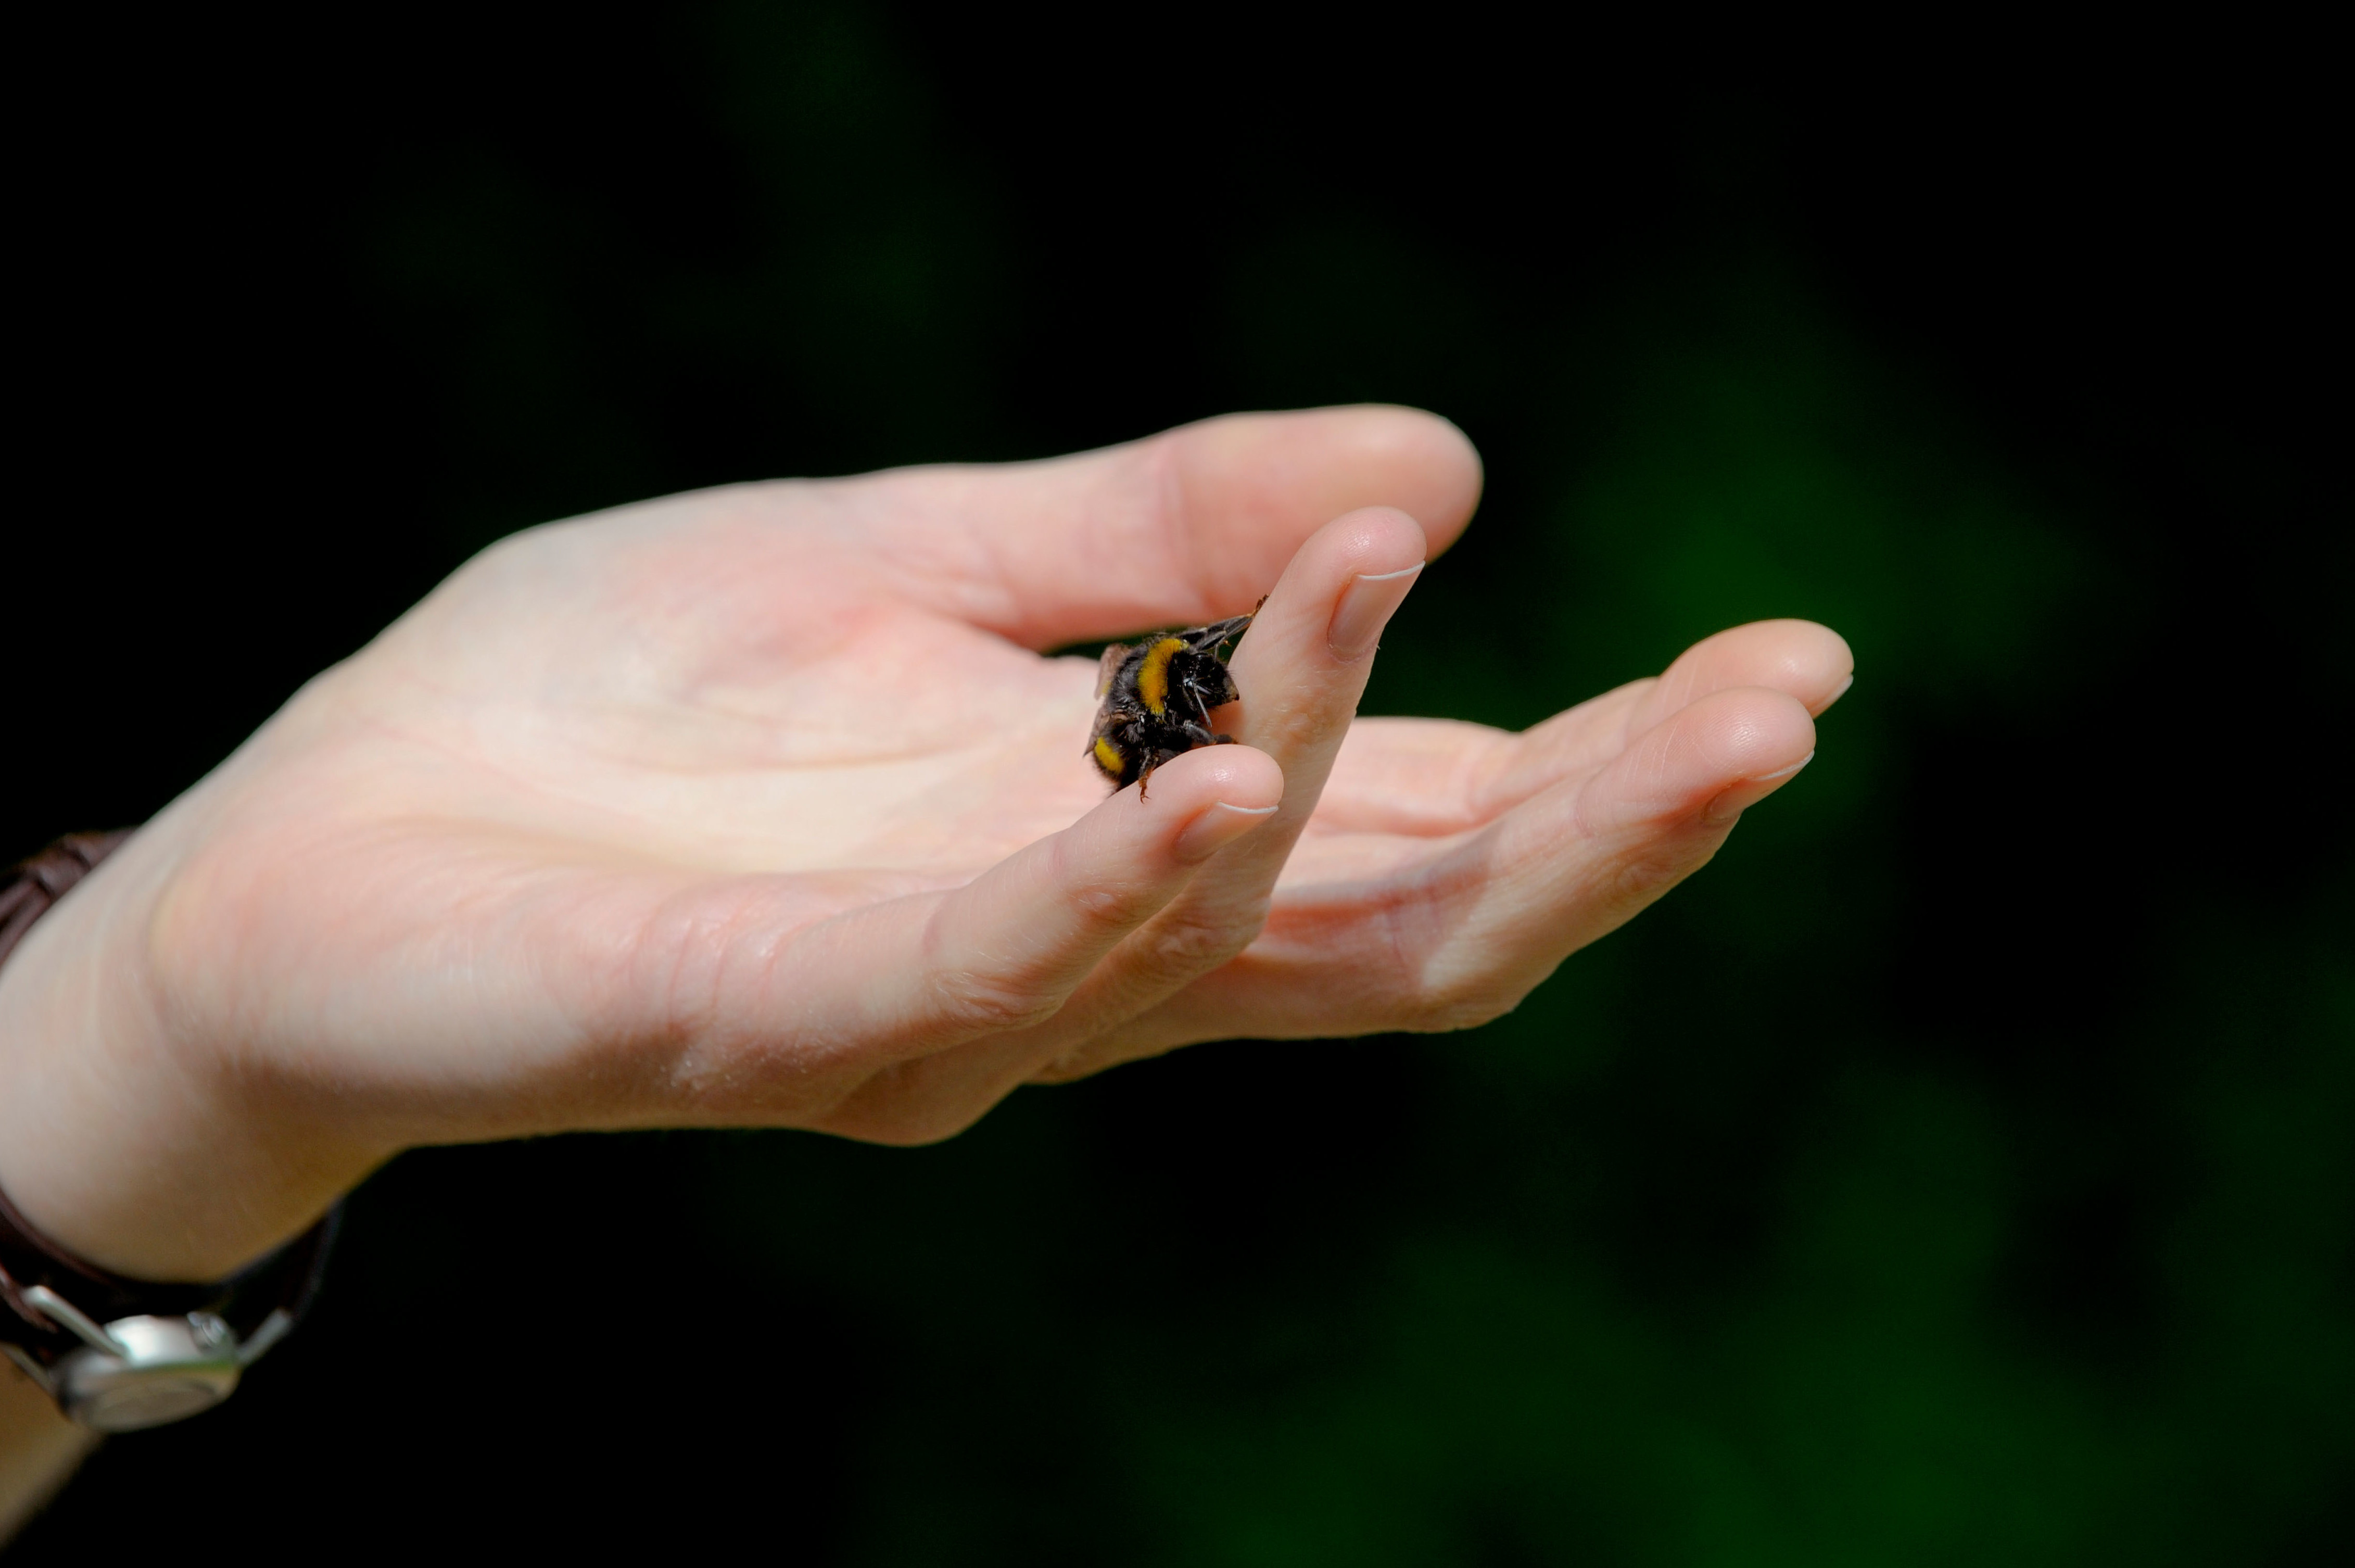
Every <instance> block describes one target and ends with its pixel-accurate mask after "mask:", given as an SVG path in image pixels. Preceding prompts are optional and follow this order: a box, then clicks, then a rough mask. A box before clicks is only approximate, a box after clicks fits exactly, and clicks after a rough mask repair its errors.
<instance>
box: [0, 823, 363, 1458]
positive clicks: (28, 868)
mask: <svg viewBox="0 0 2355 1568" xmlns="http://www.w3.org/2000/svg"><path fill="white" fill-rule="evenodd" d="M127 837H130V835H129V834H128V833H105V834H100V833H82V834H75V835H73V836H72V837H66V838H61V839H59V840H58V842H57V843H55V844H52V845H50V846H49V848H47V849H44V850H43V851H41V853H40V854H38V855H36V856H34V857H33V858H32V859H29V860H27V861H26V862H24V863H23V864H22V865H20V866H18V867H16V869H14V870H13V871H11V872H10V873H9V874H8V875H7V877H6V878H5V880H0V963H5V962H6V961H7V957H8V955H9V954H10V953H11V952H12V951H14V950H15V948H16V944H17V943H18V941H20V940H21V939H22V938H23V937H24V934H25V933H26V931H27V929H28V928H30V927H31V925H32V923H33V922H35V921H36V920H37V919H39V918H40V917H41V916H42V915H43V914H45V913H47V912H48V909H49V906H50V905H52V904H54V903H56V902H57V901H58V900H59V899H60V898H62V897H64V896H65V893H66V890H67V889H69V888H70V887H72V886H73V885H74V884H75V883H76V882H79V881H80V880H81V879H82V878H83V877H85V876H87V875H89V873H90V871H91V868H92V867H94V866H96V865H97V864H98V863H99V861H101V859H105V858H106V856H107V855H108V854H109V853H111V852H112V850H113V849H114V848H115V847H116V846H117V845H119V844H121V843H122V842H123V839H125V838H127ZM341 1216H342V1210H341V1206H340V1205H339V1206H338V1207H337V1208H336V1210H335V1211H330V1212H329V1213H328V1215H327V1217H326V1218H325V1219H324V1220H322V1221H319V1223H318V1224H316V1225H314V1226H313V1227H312V1228H311V1229H310V1230H309V1231H307V1232H304V1234H302V1235H300V1236H298V1237H296V1238H295V1239H294V1240H293V1241H292V1242H290V1243H287V1244H286V1245H285V1246H283V1247H282V1248H280V1249H279V1250H278V1251H277V1252H275V1253H271V1254H270V1255H269V1256H268V1257H265V1258H263V1259H262V1260H261V1261H260V1262H259V1263H256V1264H252V1265H251V1266H250V1267H248V1268H246V1269H244V1270H242V1271H240V1273H238V1274H236V1275H231V1276H230V1277H229V1278H228V1279H224V1280H219V1281H216V1282H214V1283H212V1284H209V1285H165V1284H158V1283H156V1282H155V1281H152V1280H140V1279H132V1278H128V1277H126V1276H124V1275H119V1274H113V1273H111V1272H109V1271H107V1270H105V1269H102V1268H100V1267H98V1266H97V1265H96V1264H91V1263H88V1262H85V1261H83V1260H82V1259H80V1258H78V1257H76V1256H74V1255H73V1253H70V1252H68V1251H67V1250H66V1249H65V1248H64V1247H62V1246H59V1244H58V1243H55V1242H53V1241H51V1240H49V1239H48V1237H47V1236H44V1235H42V1234H41V1232H39V1231H38V1230H37V1229H36V1228H35V1227H34V1225H33V1224H32V1222H31V1221H28V1220H27V1219H26V1218H25V1216H24V1215H23V1214H21V1213H19V1212H18V1211H17V1210H16V1205H15V1204H14V1203H12V1202H10V1201H9V1200H8V1195H7V1194H6V1193H5V1192H0V1354H5V1356H6V1357H7V1358H8V1359H9V1360H12V1361H14V1362H15V1363H16V1365H17V1366H18V1367H19V1368H20V1369H22V1370H23V1371H24V1373H25V1375H26V1376H27V1377H29V1378H31V1379H32V1380H33V1381H35V1382H36V1383H37V1384H39V1385H40V1387H41V1388H42V1390H43V1391H44V1392H47V1393H48V1395H49V1397H50V1398H51V1399H53V1400H55V1401H56V1402H57V1404H58V1408H59V1410H61V1411H63V1412H64V1413H65V1414H66V1415H67V1416H68V1418H69V1419H71V1420H73V1421H75V1422H77V1423H79V1424H81V1425H83V1426H87V1427H89V1428H91V1430H92V1431H96V1432H133V1431H136V1430H138V1429H139V1428H141V1427H145V1426H161V1425H163V1424H165V1423H166V1422H173V1421H179V1420H183V1419H185V1418H186V1417H188V1416H191V1415H194V1414H196V1413H197V1412H199V1411H204V1410H209V1409H211V1408H212V1407H213V1406H214V1405H216V1404H218V1403H220V1402H221V1401H223V1400H225V1399H227V1398H228V1397H229V1395H230V1394H231V1393H233V1392H236V1390H237V1384H238V1379H239V1378H240V1376H242V1375H243V1374H244V1371H245V1370H246V1369H247V1368H248V1367H250V1366H251V1365H253V1363H254V1362H256V1361H258V1360H261V1358H262V1356H263V1355H265V1354H267V1353H268V1351H269V1350H270V1349H271V1348H272V1346H274V1345H276V1344H277V1343H278V1342H279V1341H280V1340H281V1339H284V1338H285V1337H286V1335H287V1334H288V1333H289V1332H290V1331H291V1330H292V1329H293V1327H294V1325H295V1324H296V1323H297V1322H299V1321H301V1319H302V1317H303V1314H304V1311H305V1309H307V1308H308V1307H309V1306H310V1304H311V1298H312V1297H313V1296H314V1295H316V1294H317V1292H318V1287H319V1276H320V1275H321V1274H322V1273H323V1272H324V1271H325V1265H326V1261H327V1253H328V1249H329V1248H330V1247H331V1246H332V1245H333V1243H334V1241H335V1234H336V1224H337V1222H338V1221H339V1220H340V1218H341Z"/></svg>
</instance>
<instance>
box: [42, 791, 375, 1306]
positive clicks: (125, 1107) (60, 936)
mask: <svg viewBox="0 0 2355 1568" xmlns="http://www.w3.org/2000/svg"><path fill="white" fill-rule="evenodd" d="M171 859H172V857H171V855H170V853H169V851H168V849H166V848H165V846H164V844H163V843H162V842H161V839H160V835H157V834H156V833H155V830H154V829H147V830H143V831H142V832H141V833H140V834H139V835H138V836H137V837H134V838H133V839H131V840H130V841H129V842H128V843H126V844H124V845H123V848H121V849H120V850H119V851H117V852H116V853H115V854H113V855H112V856H111V857H108V858H107V859H105V860H104V862H103V863H102V864H101V865H100V866H99V867H98V868H97V869H94V870H92V871H91V872H90V873H89V875H88V876H87V877H85V878H84V879H83V880H80V882H79V883H77V884H75V885H74V886H73V887H72V888H71V890H70V891H69V892H68V893H66V894H65V895H64V896H63V897H61V898H59V900H58V901H57V902H56V904H55V906H54V907H53V908H50V909H49V910H48V912H46V913H45V914H43V915H41V916H40V918H39V919H38V920H37V922H35V923H34V924H33V925H32V927H31V928H30V929H29V930H28V931H27V932H26V933H25V934H24V936H23V939H22V940H21V941H20V942H18V944H16V949H15V951H14V952H12V953H10V954H8V955H6V956H5V958H0V1192H5V1193H6V1194H7V1195H8V1197H9V1199H10V1200H11V1201H12V1202H13V1203H14V1204H15V1205H16V1208H17V1210H18V1211H19V1212H20V1213H22V1214H23V1215H24V1216H25V1217H26V1218H27V1220H29V1221H31V1222H33V1223H34V1224H35V1225H37V1227H39V1229H40V1231H41V1232H43V1233H44V1234H45V1235H47V1236H48V1237H49V1238H50V1239H51V1240H52V1241H54V1242H56V1243H58V1244H59V1245H60V1246H63V1247H65V1248H67V1249H68V1250H69V1251H70V1252H72V1253H74V1254H75V1255H77V1256H79V1257H80V1258H83V1259H85V1260H87V1261H88V1262H90V1263H91V1264H96V1265H98V1266H99V1267H101V1268H103V1269H107V1270H109V1271H112V1272H113V1273H117V1274H121V1275H129V1276H131V1277H133V1278H138V1279H150V1280H156V1281H209V1280H214V1279H219V1278H222V1277H225V1276H227V1275H230V1274H233V1273H234V1272H236V1271H237V1270H238V1269H239V1268H240V1267H241V1266H242V1265H243V1264H246V1263H248V1262H250V1261H251V1260H252V1259H254V1258H256V1257H259V1256H261V1254H263V1253H268V1252H269V1251H271V1250H272V1248H274V1247H275V1246H277V1245H279V1244H280V1243H282V1242H284V1241H285V1240H287V1239H288V1238H289V1237H291V1236H293V1235H294V1234H297V1233H299V1232H301V1231H302V1230H304V1228H305V1227H306V1226H307V1225H308V1224H309V1223H310V1222H311V1221H313V1220H314V1219H315V1218H316V1217H317V1213H318V1211H319V1210H320V1209H322V1208H324V1207H325V1203H326V1202H329V1201H332V1200H333V1198H334V1196H335V1191H336V1189H331V1190H328V1191H327V1192H325V1194H324V1195H323V1196H321V1197H319V1198H318V1199H317V1200H316V1202H315V1204H314V1203H313V1202H311V1201H309V1200H303V1199H298V1198H296V1195H294V1194H293V1193H290V1192H288V1191H286V1190H285V1183H284V1181H283V1177H284V1176H285V1175H286V1174H287V1172H286V1171H285V1170H284V1169H283V1166H284V1164H285V1157H284V1153H283V1151H280V1150H276V1149H273V1148H272V1147H271V1143H272V1141H271V1140H270V1139H268V1138H266V1137H262V1136H257V1129H256V1127H255V1126H254V1125H252V1123H251V1122H250V1115H249V1114H248V1110H247V1107H245V1106H244V1105H242V1104H240V1099H241V1096H240V1094H238V1093H235V1092H234V1088H235V1085H234V1083H233V1080H232V1078H231V1075H229V1074H227V1073H225V1072H221V1071H219V1068H218V1058H217V1057H216V1056H215V1055H214V1054H213V1053H212V1052H211V1051H208V1050H207V1049H206V1044H205V1042H203V1041H200V1040H187V1039H185V1038H182V1037H180V1036H179V1035H178V1034H176V1031H175V1030H174V1029H172V1028H170V1027H169V1024H170V1021H171V1019H172V1017H173V1014H174V1013H175V1011H176V1008H175V1007H174V1006H173V1004H172V1003H171V1002H170V1000H169V999H168V998H164V997H159V996H158V995H157V989H156V986H155V966H154V965H153V963H152V954H151V952H150V951H149V944H148V933H149V931H150V930H151V929H152V926H153V920H152V911H153V909H154V907H155V898H156V895H157V892H158V891H159V890H160V888H161V887H162V885H163V883H164V882H165V879H166V876H167V874H168V868H169V865H170V862H171Z"/></svg>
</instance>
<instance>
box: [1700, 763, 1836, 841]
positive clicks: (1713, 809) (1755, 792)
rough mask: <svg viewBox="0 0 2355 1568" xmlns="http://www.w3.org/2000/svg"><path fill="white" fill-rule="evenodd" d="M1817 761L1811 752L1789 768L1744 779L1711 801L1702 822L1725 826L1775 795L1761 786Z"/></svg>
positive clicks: (1772, 782)
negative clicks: (1769, 796)
mask: <svg viewBox="0 0 2355 1568" xmlns="http://www.w3.org/2000/svg"><path fill="white" fill-rule="evenodd" d="M1815 760H1816V754H1815V753H1814V752H1808V753H1807V754H1806V756H1804V757H1801V758H1800V759H1799V760H1798V761H1797V762H1796V763H1792V764H1791V765H1790V766H1789V767H1787V768H1777V769H1775V770H1774V772H1773V773H1759V774H1757V775H1755V776H1754V777H1751V778H1746V779H1743V780H1742V782H1741V783H1740V784H1735V785H1734V786H1733V787H1732V788H1731V789H1728V790H1725V791H1723V792H1722V793H1721V794H1720V795H1718V797H1717V798H1716V799H1715V800H1712V801H1710V803H1709V805H1708V807H1707V809H1705V810H1704V811H1702V813H1701V818H1702V820H1703V821H1706V822H1708V823H1710V825H1712V826H1715V827H1722V826H1724V825H1725V824H1726V823H1729V822H1731V821H1732V820H1733V819H1734V818H1735V817H1737V816H1741V815H1742V813H1743V812H1745V811H1747V810H1749V809H1750V808H1751V807H1752V806H1753V805H1757V804H1758V803H1759V802H1760V801H1762V800H1764V799H1765V798H1766V797H1767V796H1768V795H1772V794H1774V791H1772V790H1769V789H1762V788H1760V787H1759V786H1760V785H1762V784H1775V783H1779V782H1780V781H1782V780H1784V779H1786V778H1789V777H1790V776H1791V775H1792V774H1793V773H1797V772H1798V771H1799V770H1800V769H1801V768H1804V767H1806V765H1807V764H1808V763H1812V762H1814V761H1815Z"/></svg>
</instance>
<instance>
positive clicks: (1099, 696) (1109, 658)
mask: <svg viewBox="0 0 2355 1568" xmlns="http://www.w3.org/2000/svg"><path fill="white" fill-rule="evenodd" d="M1135 651H1136V650H1135V648H1133V647H1131V646H1129V645H1128V644H1126V643H1114V644H1113V645H1112V646H1110V647H1108V648H1106V649H1105V650H1104V651H1103V657H1102V658H1100V659H1098V660H1097V661H1096V700H1097V701H1099V702H1101V701H1103V696H1104V693H1105V692H1107V691H1110V690H1111V689H1112V680H1113V677H1114V676H1116V675H1118V674H1119V673H1120V664H1121V661H1122V660H1123V659H1124V658H1126V657H1128V656H1129V655H1131V654H1133V653H1135Z"/></svg>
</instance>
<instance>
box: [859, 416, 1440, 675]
mask: <svg viewBox="0 0 2355 1568" xmlns="http://www.w3.org/2000/svg"><path fill="white" fill-rule="evenodd" d="M1480 478H1481V475H1480V459H1479V456H1478V454H1477V453H1475V452H1474V451H1473V449H1472V444H1471V443H1470V442H1468V441H1466V440H1465V438H1464V434H1463V432H1461V431H1459V430H1457V429H1456V428H1455V426H1454V425H1452V424H1450V423H1448V422H1447V421H1445V420H1443V419H1440V418H1438V417H1437V416H1435V415H1433V414H1427V413H1423V412H1419V411H1415V410H1412V409H1400V408H1386V407H1364V408H1346V409H1316V410H1309V411H1302V412H1296V413H1274V414H1232V415H1228V416H1226V417H1224V418H1220V419H1214V420H1205V421H1201V422H1200V423H1198V424H1190V425H1184V426H1181V427H1179V428H1178V429H1177V430H1174V431H1170V432H1167V433H1165V434H1162V435H1157V436H1155V437H1152V438H1151V439H1149V440H1146V441H1140V442H1133V443H1128V444H1126V445H1123V446H1115V447H1108V448H1106V449H1104V450H1103V451H1100V452H1091V453H1081V454H1079V455H1077V456H1073V457H1063V458H1055V459H1051V460H1050V461H1047V462H1043V463H1023V464H1004V465H1001V466H996V467H978V466H975V467H956V468H927V469H909V470H903V471H900V472H897V473H892V474H884V475H874V476H872V477H870V478H867V479H860V480H854V481H849V482H847V483H846V484H845V485H843V486H841V487H840V488H841V492H842V494H843V495H844V496H847V497H848V499H849V500H850V502H851V503H852V504H855V505H856V506H857V507H858V508H859V509H860V523H861V526H862V528H864V529H865V530H866V532H867V534H868V537H869V538H870V539H872V540H873V542H874V546H875V550H876V553H877V555H878V556H879V558H880V559H881V560H883V561H884V563H885V565H886V568H887V570H889V571H891V572H892V573H893V574H894V581H895V582H896V583H897V585H898V586H899V587H900V590H901V591H902V592H905V593H907V594H908V595H910V596H911V597H913V598H915V599H917V600H918V601H919V602H921V603H926V604H928V605H930V606H932V607H933V608H936V609H939V610H941V611H942V612H943V613H952V614H955V615H957V616H959V617H960V618H963V619H965V620H968V621H971V622H973V623H974V624H978V625H982V626H985V627H986V628H988V629H989V630H992V631H995V632H996V633H998V634H1000V635H1004V636H1006V637H1008V638H1011V639H1013V640H1014V641H1016V642H1018V643H1021V644H1023V645H1027V646H1030V647H1039V648H1045V647H1053V646H1057V645H1062V644H1066V643H1072V642H1080V641H1086V640H1091V639H1094V638H1101V637H1112V636H1119V635H1125V634H1127V633H1131V632H1136V631H1141V630H1145V629H1146V628H1150V627H1159V626H1169V625H1178V624H1189V625H1190V624H1203V623H1207V622H1209V621H1212V620H1216V619H1219V618H1220V617H1222V616H1226V615H1232V614H1238V613H1241V612H1243V611H1246V610H1249V609H1250V608H1251V607H1252V605H1253V604H1254V603H1258V601H1259V599H1260V597H1261V595H1263V594H1264V593H1266V592H1268V590H1269V587H1270V585H1272V584H1273V582H1274V581H1276V579H1277V578H1278V577H1279V576H1280V575H1282V573H1283V572H1284V570H1285V566H1286V563H1287V562H1289V561H1290V560H1292V557H1293V555H1294V554H1295V551H1297V550H1298V549H1299V548H1300V546H1301V544H1302V542H1303V541H1304V540H1305V539H1308V537H1309V536H1310V535H1312V534H1313V533H1315V532H1316V529H1317V528H1320V527H1322V526H1323V525H1324V524H1326V523H1327V522H1328V521H1329V520H1331V519H1332V518H1334V517H1339V516H1340V515H1342V514H1343V513H1345V512H1348V511H1350V510H1352V509H1354V508H1358V507H1369V506H1387V507H1397V508H1398V509H1399V510H1401V511H1402V512H1404V513H1406V514H1407V515H1408V516H1409V517H1412V518H1414V519H1415V520H1416V521H1417V522H1418V523H1420V524H1421V525H1422V526H1423V531H1424V536H1425V540H1426V548H1427V549H1430V550H1432V551H1434V552H1435V551H1437V550H1440V549H1445V548H1446V547H1447V546H1448V545H1449V544H1452V543H1453V542H1455V537H1456V536H1457V535H1458V534H1460V533H1461V532H1462V531H1463V529H1464V525H1465V522H1467V521H1468V520H1469V519H1470V517H1471V516H1472V509H1473V507H1474V505H1475V504H1476V502H1477V501H1478V499H1479V495H1480Z"/></svg>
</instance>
